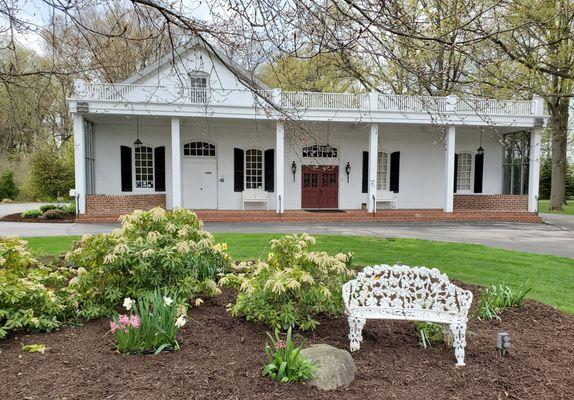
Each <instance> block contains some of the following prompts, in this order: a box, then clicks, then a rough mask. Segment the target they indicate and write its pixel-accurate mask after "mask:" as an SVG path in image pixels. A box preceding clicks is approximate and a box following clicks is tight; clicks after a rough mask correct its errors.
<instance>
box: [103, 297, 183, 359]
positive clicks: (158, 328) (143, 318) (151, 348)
mask: <svg viewBox="0 0 574 400" xmlns="http://www.w3.org/2000/svg"><path fill="white" fill-rule="evenodd" d="M176 298H177V296H173V297H170V296H169V295H168V294H167V292H164V293H162V292H161V291H160V290H155V291H154V292H150V293H148V294H146V295H145V296H143V297H141V298H140V299H139V300H138V301H134V300H132V299H130V298H129V297H127V298H125V299H124V307H125V308H126V310H128V311H132V309H133V311H132V312H133V313H132V314H130V315H126V314H122V315H118V316H116V317H114V319H113V320H112V321H111V322H110V332H111V333H112V334H113V335H114V337H115V339H116V348H117V349H118V350H119V351H120V352H121V353H131V354H135V353H151V352H153V353H156V354H157V353H159V352H161V351H163V350H165V349H179V344H178V343H177V340H176V338H175V337H176V335H177V332H178V331H179V330H180V329H181V328H182V327H183V326H184V325H185V323H186V319H185V317H186V306H185V305H184V304H178V303H177V301H176V300H175V299H176Z"/></svg>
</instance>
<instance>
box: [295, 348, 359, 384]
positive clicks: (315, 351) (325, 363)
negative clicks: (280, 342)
mask: <svg viewBox="0 0 574 400" xmlns="http://www.w3.org/2000/svg"><path fill="white" fill-rule="evenodd" d="M301 354H302V355H303V356H304V357H305V358H307V359H308V360H310V361H312V362H314V363H316V364H317V365H318V366H317V369H316V371H315V377H314V378H313V379H311V380H309V381H307V384H309V385H311V386H315V387H317V388H319V389H321V390H335V389H338V388H345V387H348V386H349V385H350V384H351V382H353V381H354V380H355V373H356V372H357V367H356V366H355V362H354V361H353V357H351V354H350V353H349V352H348V351H346V350H341V349H338V348H336V347H333V346H329V345H327V344H315V345H312V346H310V347H307V348H305V349H303V350H301Z"/></svg>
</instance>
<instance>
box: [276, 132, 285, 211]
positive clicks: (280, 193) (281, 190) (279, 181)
mask: <svg viewBox="0 0 574 400" xmlns="http://www.w3.org/2000/svg"><path fill="white" fill-rule="evenodd" d="M275 158H276V160H275V195H276V196H277V212H278V213H283V212H284V211H285V126H284V125H283V122H281V121H277V128H276V134H275Z"/></svg>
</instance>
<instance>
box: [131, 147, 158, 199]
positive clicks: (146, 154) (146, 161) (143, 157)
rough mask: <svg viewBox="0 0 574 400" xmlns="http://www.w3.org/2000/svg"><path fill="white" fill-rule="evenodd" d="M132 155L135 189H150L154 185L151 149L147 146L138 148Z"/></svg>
mask: <svg viewBox="0 0 574 400" xmlns="http://www.w3.org/2000/svg"><path fill="white" fill-rule="evenodd" d="M134 154H135V157H134V161H135V172H136V174H135V175H136V176H135V178H136V188H137V189H152V188H153V184H154V178H153V149H152V148H151V147H148V146H138V147H136V148H135V153H134Z"/></svg>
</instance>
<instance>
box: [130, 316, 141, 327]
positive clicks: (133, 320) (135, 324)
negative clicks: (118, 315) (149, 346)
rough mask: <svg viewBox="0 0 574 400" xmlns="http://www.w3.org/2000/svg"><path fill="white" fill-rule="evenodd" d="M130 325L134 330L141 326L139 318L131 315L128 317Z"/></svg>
mask: <svg viewBox="0 0 574 400" xmlns="http://www.w3.org/2000/svg"><path fill="white" fill-rule="evenodd" d="M130 325H131V326H132V327H134V328H139V327H140V325H141V321H140V317H138V316H137V315H132V316H131V317H130Z"/></svg>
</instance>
